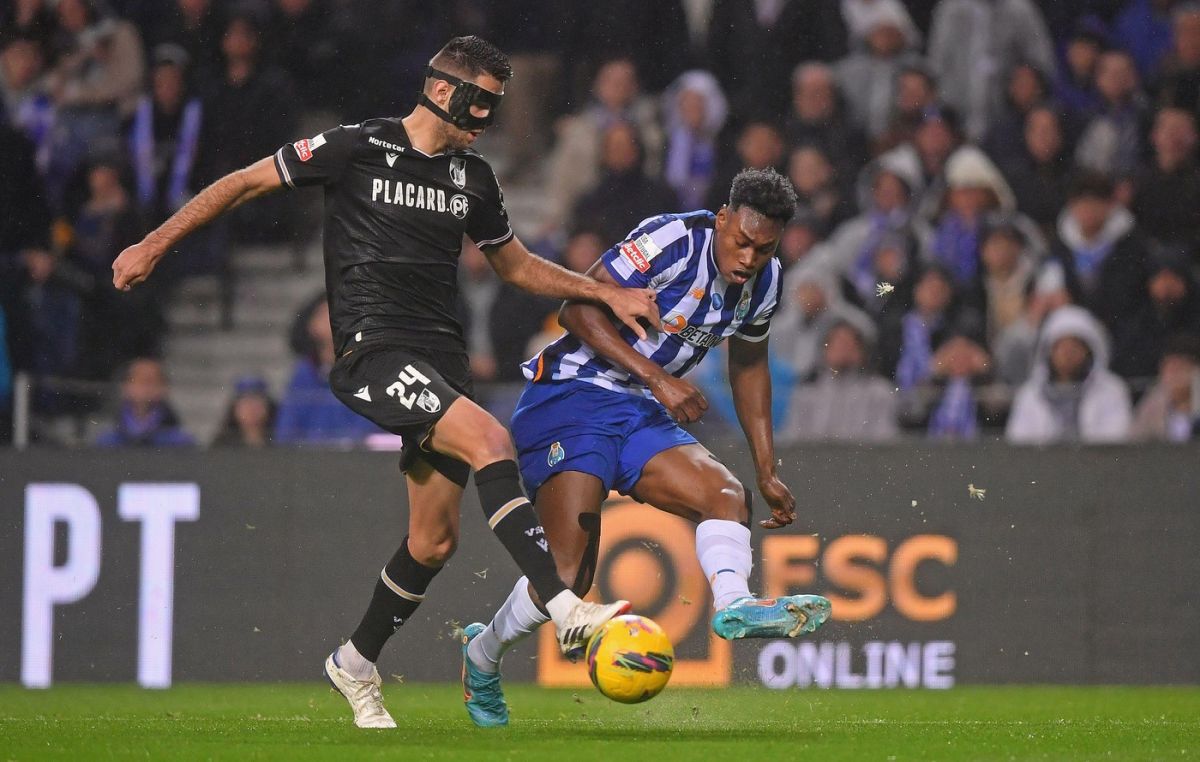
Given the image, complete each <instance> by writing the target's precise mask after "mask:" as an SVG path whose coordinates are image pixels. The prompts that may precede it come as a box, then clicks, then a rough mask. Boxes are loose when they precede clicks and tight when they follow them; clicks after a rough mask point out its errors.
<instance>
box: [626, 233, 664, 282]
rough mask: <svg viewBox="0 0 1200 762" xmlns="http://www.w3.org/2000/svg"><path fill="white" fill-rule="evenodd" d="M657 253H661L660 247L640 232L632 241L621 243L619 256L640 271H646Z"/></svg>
mask: <svg viewBox="0 0 1200 762" xmlns="http://www.w3.org/2000/svg"><path fill="white" fill-rule="evenodd" d="M659 254H662V249H661V248H659V246H658V244H656V243H655V242H654V239H652V238H651V237H650V236H649V235H648V234H642V235H641V236H638V238H637V239H635V240H633V241H626V242H625V243H623V244H621V256H623V257H625V259H626V260H628V261H629V264H631V265H633V266H634V268H635V269H636V270H637V271H638V272H640V273H644V272H646V271H648V270H649V269H650V262H651V261H652V260H653V259H654V258H655V257H657V256H658V255H659Z"/></svg>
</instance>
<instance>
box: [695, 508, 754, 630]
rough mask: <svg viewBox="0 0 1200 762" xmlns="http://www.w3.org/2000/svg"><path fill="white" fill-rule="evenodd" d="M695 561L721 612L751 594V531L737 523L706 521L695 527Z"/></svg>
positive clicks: (720, 520) (716, 520) (714, 602)
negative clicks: (749, 581)
mask: <svg viewBox="0 0 1200 762" xmlns="http://www.w3.org/2000/svg"><path fill="white" fill-rule="evenodd" d="M696 558H698V559H700V568H701V569H704V576H706V577H708V584H709V585H711V586H712V592H713V606H714V607H715V608H716V609H718V610H720V609H723V608H725V607H726V606H728V605H729V604H731V603H733V602H734V601H736V600H737V599H738V598H745V597H746V596H748V595H750V586H749V583H748V580H749V579H750V569H751V568H752V567H753V565H754V562H753V560H752V553H751V550H750V530H749V529H747V528H746V527H744V526H742V525H741V524H739V523H737V522H736V521H725V520H722V519H709V520H708V521H701V522H700V525H699V526H697V527H696Z"/></svg>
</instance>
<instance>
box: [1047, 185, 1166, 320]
mask: <svg viewBox="0 0 1200 762" xmlns="http://www.w3.org/2000/svg"><path fill="white" fill-rule="evenodd" d="M1045 266H1046V267H1047V268H1050V269H1052V270H1057V271H1058V273H1059V274H1058V275H1057V276H1056V277H1058V278H1061V280H1062V282H1063V283H1064V285H1065V286H1066V288H1067V290H1068V291H1070V293H1071V300H1072V301H1073V302H1075V303H1076V304H1080V305H1083V306H1084V307H1086V308H1088V309H1089V310H1091V311H1092V313H1093V314H1095V315H1096V316H1097V317H1098V318H1100V320H1101V321H1102V322H1104V324H1105V325H1106V326H1108V327H1109V329H1110V330H1113V329H1115V327H1116V326H1117V325H1118V323H1120V322H1121V321H1122V320H1125V319H1127V318H1129V317H1130V316H1131V315H1133V314H1134V313H1135V312H1137V311H1138V310H1139V309H1140V308H1141V307H1142V305H1143V304H1144V303H1145V301H1146V294H1145V289H1144V288H1143V285H1144V284H1145V282H1146V277H1147V268H1148V267H1149V260H1148V257H1147V253H1146V243H1145V240H1144V239H1143V238H1142V236H1141V234H1140V233H1139V231H1138V230H1137V228H1136V225H1135V222H1134V218H1133V215H1132V214H1130V212H1129V210H1128V209H1126V208H1125V207H1123V206H1121V205H1120V204H1119V203H1117V199H1116V196H1115V188H1114V185H1113V182H1112V180H1111V179H1109V178H1108V177H1105V176H1104V175H1097V174H1094V173H1087V172H1085V173H1080V174H1079V175H1077V176H1076V177H1075V178H1074V179H1073V180H1072V182H1071V188H1070V191H1069V193H1068V200H1067V206H1066V207H1065V208H1064V209H1063V211H1062V214H1061V215H1059V219H1058V229H1057V237H1056V240H1055V241H1054V243H1053V244H1052V246H1051V249H1050V259H1049V260H1048V261H1047V263H1046V265H1045Z"/></svg>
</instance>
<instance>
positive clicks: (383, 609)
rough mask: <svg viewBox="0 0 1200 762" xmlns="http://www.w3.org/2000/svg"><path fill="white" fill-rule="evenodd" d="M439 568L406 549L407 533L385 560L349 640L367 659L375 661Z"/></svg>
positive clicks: (421, 597) (418, 600)
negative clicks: (367, 603)
mask: <svg viewBox="0 0 1200 762" xmlns="http://www.w3.org/2000/svg"><path fill="white" fill-rule="evenodd" d="M441 570H442V569H441V567H438V568H436V569H434V568H432V567H429V566H424V565H422V564H420V563H418V562H417V560H416V559H415V558H413V557H412V554H411V553H409V552H408V537H405V538H404V542H402V543H400V549H399V550H397V551H396V555H394V556H392V560H391V561H388V562H387V566H385V567H383V571H382V572H380V573H379V581H378V582H376V583H375V594H374V595H372V596H371V603H370V605H369V606H367V613H366V614H363V618H362V621H361V622H359V624H358V629H357V630H355V631H354V634H353V635H351V636H350V641H351V642H352V643H354V647H355V648H357V649H358V652H359V653H360V654H362V655H363V656H364V657H366V658H367V659H368V660H370V661H379V652H380V651H382V650H383V644H384V643H386V642H387V639H388V638H390V637H391V636H392V633H394V632H395V631H396V630H398V629H400V625H402V624H404V623H405V622H406V621H408V619H409V618H410V617H411V616H412V615H413V612H414V611H416V610H417V606H420V605H421V601H423V600H425V590H426V589H427V588H428V587H429V583H430V582H431V581H432V580H433V578H434V577H435V576H437V573H438V572H440V571H441Z"/></svg>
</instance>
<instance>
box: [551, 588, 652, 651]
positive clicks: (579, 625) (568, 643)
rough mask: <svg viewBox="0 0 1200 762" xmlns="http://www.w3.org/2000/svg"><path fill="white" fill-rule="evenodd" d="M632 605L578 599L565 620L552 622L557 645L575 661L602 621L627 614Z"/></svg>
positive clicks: (627, 602)
mask: <svg viewBox="0 0 1200 762" xmlns="http://www.w3.org/2000/svg"><path fill="white" fill-rule="evenodd" d="M632 608H633V606H631V605H630V603H629V601H616V602H614V603H589V602H587V601H580V602H579V603H577V604H575V608H573V609H571V613H569V614H567V619H566V621H564V622H562V623H561V624H559V623H558V622H555V623H554V629H555V635H556V637H557V638H558V647H559V649H560V650H561V651H562V652H563V655H565V656H566V657H567V658H568V659H570V660H571V661H575V660H576V659H578V658H579V657H580V656H582V655H583V649H584V648H585V647H586V646H587V642H588V639H589V638H591V637H592V633H594V632H595V631H596V630H598V629H600V628H601V627H603V626H604V623H605V622H607V621H608V620H610V619H612V618H613V617H615V616H620V615H622V614H628V613H629V610H630V609H632Z"/></svg>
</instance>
